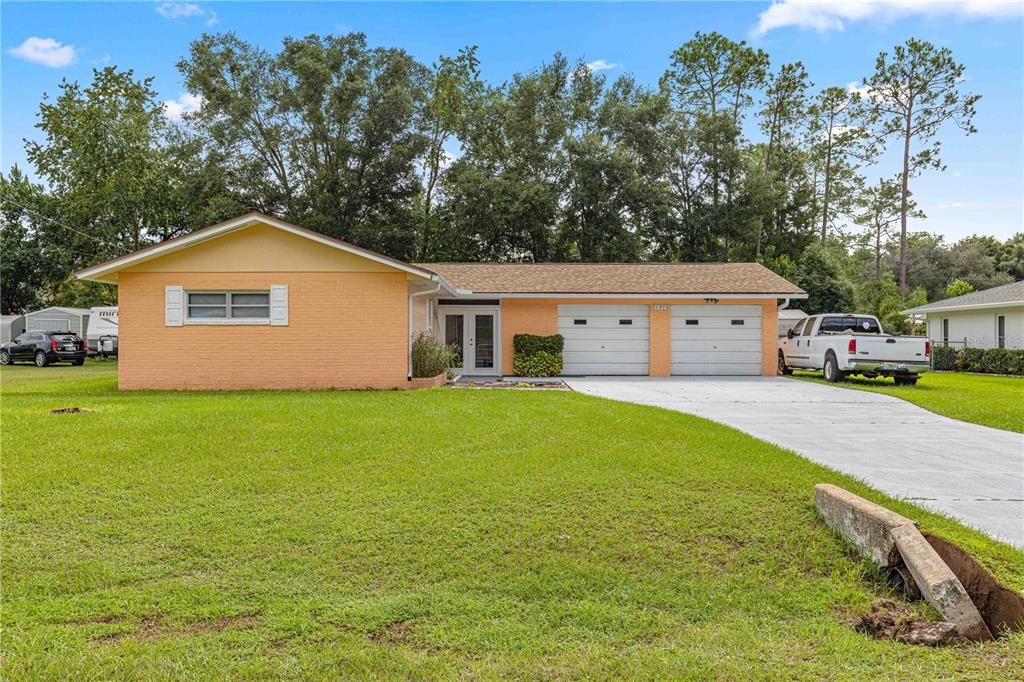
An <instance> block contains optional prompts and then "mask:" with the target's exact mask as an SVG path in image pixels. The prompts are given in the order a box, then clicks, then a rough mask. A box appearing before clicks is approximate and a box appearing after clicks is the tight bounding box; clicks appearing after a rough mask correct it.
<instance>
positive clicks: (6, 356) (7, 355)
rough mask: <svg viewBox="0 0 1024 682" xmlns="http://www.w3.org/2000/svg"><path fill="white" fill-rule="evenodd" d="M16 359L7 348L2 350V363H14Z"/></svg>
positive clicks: (0, 357) (0, 351) (0, 363)
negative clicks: (12, 357) (13, 358)
mask: <svg viewBox="0 0 1024 682" xmlns="http://www.w3.org/2000/svg"><path fill="white" fill-rule="evenodd" d="M13 364H14V360H12V359H11V354H10V353H8V352H7V351H5V350H0V365H13Z"/></svg>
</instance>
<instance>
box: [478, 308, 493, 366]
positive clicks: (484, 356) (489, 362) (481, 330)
mask: <svg viewBox="0 0 1024 682" xmlns="http://www.w3.org/2000/svg"><path fill="white" fill-rule="evenodd" d="M474 360H475V361H476V367H477V369H480V368H484V367H494V315H477V316H476V357H475V358H474Z"/></svg>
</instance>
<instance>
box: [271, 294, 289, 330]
mask: <svg viewBox="0 0 1024 682" xmlns="http://www.w3.org/2000/svg"><path fill="white" fill-rule="evenodd" d="M270 324H271V325H274V326H282V327H286V326H288V285H287V284H271V285H270Z"/></svg>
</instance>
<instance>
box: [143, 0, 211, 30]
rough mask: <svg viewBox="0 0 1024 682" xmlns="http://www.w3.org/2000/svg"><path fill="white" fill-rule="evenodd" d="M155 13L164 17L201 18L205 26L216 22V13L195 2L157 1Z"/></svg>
mask: <svg viewBox="0 0 1024 682" xmlns="http://www.w3.org/2000/svg"><path fill="white" fill-rule="evenodd" d="M156 11H157V13H158V14H159V15H160V16H162V17H164V18H165V19H175V20H177V19H203V20H204V21H203V23H205V24H206V25H207V26H213V25H214V24H216V23H217V13H216V12H214V11H213V10H212V9H205V8H203V7H201V6H200V5H199V4H198V3H195V2H158V3H157V4H156Z"/></svg>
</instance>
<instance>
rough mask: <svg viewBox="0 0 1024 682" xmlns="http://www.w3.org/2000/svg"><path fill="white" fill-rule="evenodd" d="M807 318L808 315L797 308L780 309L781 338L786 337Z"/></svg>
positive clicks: (779, 331) (779, 332) (779, 330)
mask: <svg viewBox="0 0 1024 682" xmlns="http://www.w3.org/2000/svg"><path fill="white" fill-rule="evenodd" d="M805 317H807V313H805V312H804V311H802V310H797V309H796V308H780V309H779V329H778V334H779V336H785V335H786V332H788V331H789V330H790V329H792V328H793V327H795V326H797V325H798V324H799V323H800V320H802V319H804V318H805Z"/></svg>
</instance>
